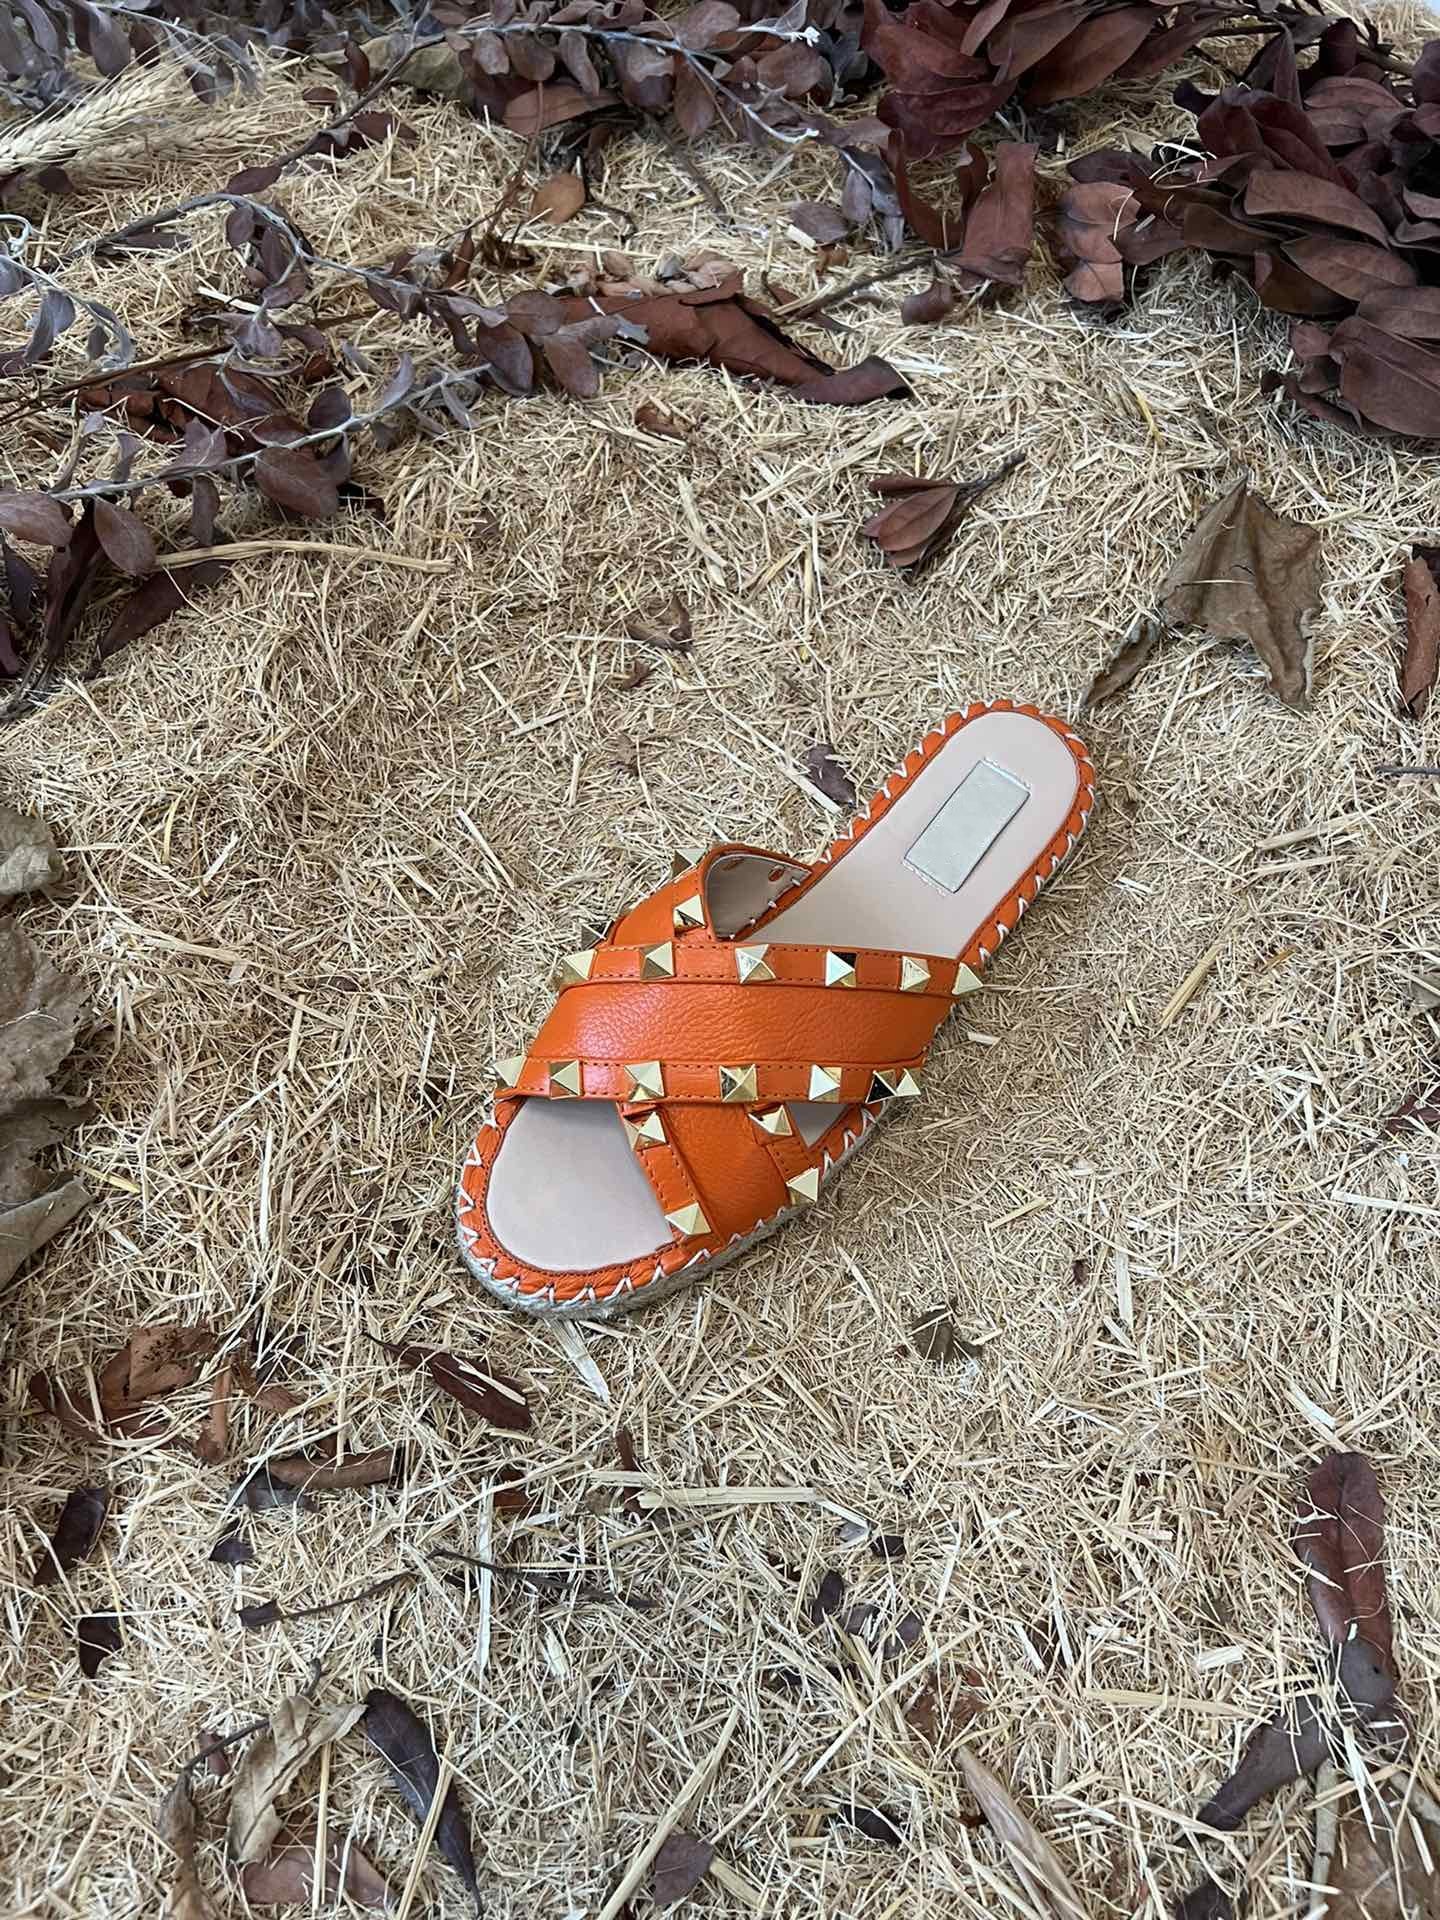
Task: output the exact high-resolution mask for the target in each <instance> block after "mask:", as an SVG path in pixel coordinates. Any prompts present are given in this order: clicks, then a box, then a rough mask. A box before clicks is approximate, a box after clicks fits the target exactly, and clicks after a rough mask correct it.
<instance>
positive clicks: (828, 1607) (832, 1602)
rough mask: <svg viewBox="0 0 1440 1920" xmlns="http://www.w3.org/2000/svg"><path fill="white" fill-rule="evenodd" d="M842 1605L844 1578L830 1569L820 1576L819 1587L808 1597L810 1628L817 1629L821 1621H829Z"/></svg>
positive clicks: (843, 1599) (843, 1600)
mask: <svg viewBox="0 0 1440 1920" xmlns="http://www.w3.org/2000/svg"><path fill="white" fill-rule="evenodd" d="M844 1604H845V1577H844V1575H843V1574H840V1573H837V1572H836V1571H835V1569H834V1568H833V1567H831V1568H829V1569H828V1571H827V1572H825V1573H824V1574H822V1575H821V1577H820V1583H819V1585H818V1586H817V1587H816V1589H815V1591H814V1593H813V1594H812V1595H811V1596H810V1624H811V1626H813V1627H818V1626H819V1625H820V1622H821V1621H822V1620H829V1619H830V1618H831V1617H832V1615H834V1614H837V1613H839V1611H840V1609H841V1607H843V1606H844Z"/></svg>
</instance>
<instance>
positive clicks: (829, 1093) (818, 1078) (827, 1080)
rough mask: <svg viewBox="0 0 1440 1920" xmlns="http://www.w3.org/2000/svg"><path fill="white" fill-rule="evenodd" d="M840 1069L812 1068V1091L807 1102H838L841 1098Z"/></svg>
mask: <svg viewBox="0 0 1440 1920" xmlns="http://www.w3.org/2000/svg"><path fill="white" fill-rule="evenodd" d="M840 1072H841V1070H840V1068H839V1067H811V1069H810V1091H809V1092H808V1093H807V1094H806V1096H805V1098H806V1099H807V1100H838V1099H839V1098H840Z"/></svg>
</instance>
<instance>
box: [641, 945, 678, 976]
mask: <svg viewBox="0 0 1440 1920" xmlns="http://www.w3.org/2000/svg"><path fill="white" fill-rule="evenodd" d="M674 973H675V946H674V943H673V942H672V941H670V940H662V941H661V942H660V944H659V946H658V947H646V949H645V951H644V952H643V953H642V954H641V956H640V978H641V979H642V980H669V979H672V978H673V977H674Z"/></svg>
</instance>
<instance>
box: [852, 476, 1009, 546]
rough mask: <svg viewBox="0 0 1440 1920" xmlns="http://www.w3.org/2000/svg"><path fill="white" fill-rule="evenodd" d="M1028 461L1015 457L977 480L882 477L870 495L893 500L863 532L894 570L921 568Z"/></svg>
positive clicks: (872, 482) (874, 517)
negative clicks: (981, 501) (990, 493)
mask: <svg viewBox="0 0 1440 1920" xmlns="http://www.w3.org/2000/svg"><path fill="white" fill-rule="evenodd" d="M1024 458H1025V456H1024V454H1019V453H1017V454H1015V455H1013V456H1012V457H1011V458H1010V459H1009V460H1007V461H1006V462H1005V463H1004V465H1003V466H999V467H997V468H996V469H995V471H994V472H993V473H987V474H984V475H982V477H981V478H980V479H978V480H929V479H926V478H924V476H922V475H918V474H905V473H882V474H881V475H880V477H879V478H878V479H876V480H872V481H871V482H870V486H871V490H872V491H873V492H875V493H878V494H879V495H880V496H881V498H882V499H885V500H888V501H890V503H891V504H890V505H889V506H888V507H882V508H881V510H880V511H879V513H874V514H871V516H870V518H869V519H868V520H867V521H866V522H865V523H864V525H863V526H862V527H861V529H860V531H861V532H862V533H863V534H864V535H865V537H866V538H867V539H869V540H873V541H874V542H875V544H876V546H877V547H879V549H880V551H881V552H882V553H883V554H884V556H885V558H886V560H887V561H888V562H889V564H890V565H891V566H892V567H913V568H920V567H923V566H924V565H925V563H926V561H927V560H933V559H934V557H935V555H936V554H937V553H939V552H940V550H941V549H942V548H943V547H944V546H946V545H947V544H948V542H949V540H950V538H951V536H952V535H953V534H954V532H955V529H956V528H957V527H958V526H959V524H960V522H961V521H962V520H963V519H964V518H965V515H966V514H967V513H968V512H969V511H970V509H971V507H973V506H974V504H975V502H976V501H977V500H978V499H979V498H980V496H981V495H982V494H983V493H986V492H987V491H988V490H989V489H990V488H991V487H993V486H994V485H995V484H996V483H997V481H1000V480H1003V479H1004V477H1005V475H1006V474H1007V473H1013V472H1014V470H1015V468H1016V467H1018V466H1019V465H1020V463H1021V462H1022V461H1023V459H1024Z"/></svg>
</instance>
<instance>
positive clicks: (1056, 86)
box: [861, 0, 1308, 155]
mask: <svg viewBox="0 0 1440 1920" xmlns="http://www.w3.org/2000/svg"><path fill="white" fill-rule="evenodd" d="M1307 18H1308V16H1306V15H1303V14H1302V13H1301V12H1300V10H1299V9H1298V8H1295V9H1291V8H1287V7H1279V6H1272V5H1265V4H1261V5H1258V6H1255V7H1247V6H1240V5H1227V4H1225V0H1171V4H1168V5H1167V4H1164V0H1157V3H1156V4H1151V3H1150V0H1145V3H1144V4H1142V3H1141V0H1133V3H1132V4H1125V3H1124V0H1122V4H1120V5H1113V4H1111V3H1110V0H1038V3H1037V0H913V4H912V5H910V6H907V7H906V8H905V10H904V12H903V13H902V14H900V16H899V17H898V18H896V16H895V15H893V14H892V13H890V12H889V10H888V9H887V8H886V7H885V6H884V5H883V4H882V0H865V28H864V32H863V34H862V35H861V45H862V46H863V47H864V49H865V51H866V52H867V53H868V54H869V55H870V58H871V59H872V60H873V61H874V62H875V63H876V65H877V66H878V67H879V68H880V69H881V71H882V72H883V73H884V75H885V77H886V79H887V80H888V81H889V83H890V86H889V91H888V92H887V93H886V94H885V96H884V98H883V99H882V100H881V103H880V115H881V118H882V119H883V120H885V121H886V122H887V123H888V124H889V125H890V126H892V127H895V128H898V129H899V131H900V132H901V133H902V134H903V135H904V139H905V145H906V147H907V149H908V150H909V151H910V152H911V153H912V154H917V155H919V154H931V153H944V152H946V151H948V150H949V149H951V148H954V147H957V146H960V145H962V144H963V143H964V141H965V138H966V136H967V134H971V133H973V132H974V131H975V129H976V128H977V127H979V126H981V125H983V123H984V122H985V121H986V120H989V119H990V118H991V117H992V116H993V115H995V114H997V113H999V112H1000V110H1001V109H1002V108H1003V107H1005V106H1006V105H1008V103H1009V102H1010V101H1011V100H1016V99H1018V101H1019V102H1020V104H1021V105H1022V106H1024V107H1025V108H1027V109H1028V110H1030V111H1034V110H1035V109H1036V108H1039V107H1048V106H1053V105H1054V104H1055V103H1056V102H1057V101H1060V100H1076V99H1079V98H1080V96H1081V95H1083V94H1087V93H1093V92H1094V91H1095V89H1096V88H1097V87H1102V86H1104V85H1105V83H1106V82H1107V81H1109V80H1146V79H1152V78H1154V77H1155V76H1156V75H1158V74H1160V73H1163V72H1164V70H1165V69H1166V67H1168V66H1172V65H1173V64H1174V63H1175V62H1176V61H1177V60H1179V59H1182V58H1183V57H1184V55H1185V54H1187V53H1188V52H1190V50H1191V49H1192V48H1194V47H1197V46H1199V45H1200V43H1201V42H1202V41H1203V40H1204V39H1205V38H1206V37H1207V36H1208V35H1210V34H1212V33H1214V32H1215V31H1216V30H1217V29H1222V30H1223V29H1227V28H1228V29H1230V30H1232V31H1233V30H1236V29H1237V26H1238V23H1240V22H1242V21H1249V22H1251V23H1253V24H1254V27H1255V30H1256V31H1257V32H1273V31H1274V30H1275V27H1276V25H1277V24H1278V23H1280V22H1282V21H1291V20H1305V19H1307Z"/></svg>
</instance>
